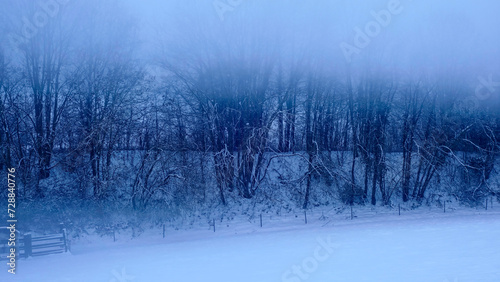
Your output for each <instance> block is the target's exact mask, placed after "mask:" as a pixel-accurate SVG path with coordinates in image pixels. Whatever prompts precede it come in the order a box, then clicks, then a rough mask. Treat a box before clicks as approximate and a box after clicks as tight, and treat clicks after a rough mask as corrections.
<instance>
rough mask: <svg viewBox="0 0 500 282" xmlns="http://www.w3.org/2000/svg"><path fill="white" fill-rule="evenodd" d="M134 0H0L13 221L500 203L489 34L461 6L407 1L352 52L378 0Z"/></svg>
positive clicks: (0, 147) (73, 222)
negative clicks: (144, 7) (151, 21)
mask: <svg viewBox="0 0 500 282" xmlns="http://www.w3.org/2000/svg"><path fill="white" fill-rule="evenodd" d="M129 2H131V1H125V2H124V1H96V0H91V1H80V0H67V1H62V0H61V1H55V0H54V1H41V2H37V1H27V0H23V1H7V0H2V1H1V2H0V10H1V12H0V13H1V17H0V42H1V45H0V168H1V170H2V175H3V173H5V172H6V169H7V168H10V167H14V168H16V170H17V181H18V185H19V190H18V197H19V201H20V205H21V207H22V208H19V212H20V213H21V214H20V216H22V217H23V218H24V220H23V222H24V223H21V224H26V225H30V226H31V227H30V228H35V227H34V226H36V224H37V223H38V224H39V228H51V224H52V223H49V224H48V222H53V224H54V226H55V225H56V224H58V223H59V222H64V223H65V224H66V225H68V226H74V228H84V227H85V226H87V224H91V223H95V222H101V223H102V222H105V224H109V223H110V222H112V221H113V220H114V218H115V216H118V215H125V216H128V217H129V219H133V218H137V220H144V219H145V218H147V219H151V221H156V222H162V221H168V220H171V219H173V218H176V217H182V216H186V215H189V214H191V215H192V214H203V215H206V213H210V211H211V210H222V211H224V212H226V213H227V212H229V211H231V210H238V209H241V207H244V208H246V209H248V210H264V211H270V212H275V211H276V210H281V209H284V210H292V209H310V208H313V207H317V206H332V207H333V206H347V205H377V206H388V207H390V206H394V205H395V204H396V203H408V206H411V207H415V208H416V207H419V206H422V205H441V204H443V202H444V201H455V202H459V203H460V204H462V205H466V206H478V205H483V204H484V201H485V199H489V198H491V197H496V199H498V196H499V195H500V194H499V192H500V188H499V186H498V184H499V181H500V178H498V176H497V175H498V160H497V157H498V152H499V149H500V147H499V143H498V140H499V138H500V116H499V109H500V108H499V107H500V99H499V98H498V93H499V89H498V88H500V85H499V83H495V79H496V81H500V77H499V74H500V72H499V61H498V58H499V57H500V56H499V54H498V50H499V48H498V47H499V44H498V42H497V41H498V40H497V39H495V36H497V34H498V32H496V33H494V32H493V31H492V28H491V26H495V25H494V24H495V23H493V22H490V23H480V22H476V21H475V18H474V16H472V20H471V19H469V15H468V14H467V13H464V12H463V11H462V10H460V7H459V6H460V4H456V5H455V4H454V5H455V6H454V8H456V9H457V10H459V11H462V12H457V13H453V12H449V13H445V12H446V11H448V8H449V7H447V6H446V5H451V4H446V5H445V4H441V6H439V5H440V4H438V6H439V7H440V9H437V10H433V11H432V12H428V13H418V16H419V17H421V20H420V21H415V20H414V18H412V17H414V16H415V15H414V13H411V11H412V9H414V10H417V11H421V12H422V11H423V12H425V11H426V9H427V8H426V7H425V5H423V6H422V5H421V6H419V5H420V4H419V3H412V2H411V1H401V2H400V3H401V4H400V6H401V10H400V13H398V14H393V15H392V16H391V19H390V20H389V23H388V24H387V26H382V25H381V31H380V32H379V33H378V34H377V35H376V36H374V37H373V38H369V42H368V43H367V44H365V45H366V46H362V48H358V49H357V52H356V53H354V54H352V58H347V57H346V56H345V54H344V53H343V51H342V49H341V48H340V47H339V46H341V44H342V43H347V44H350V45H353V44H354V42H355V40H356V32H357V31H356V27H357V26H358V27H359V28H361V30H363V29H364V28H365V26H366V25H367V24H368V23H369V22H370V21H371V20H373V16H372V15H371V14H370V11H372V10H373V11H375V12H379V11H382V10H384V9H387V5H388V2H390V1H368V2H369V3H371V5H368V4H366V3H365V4H364V5H358V4H359V3H360V1H353V2H352V3H347V1H331V2H326V1H319V2H318V4H315V5H311V4H310V3H309V2H307V3H304V2H306V1H233V2H231V1H229V2H231V3H233V4H231V5H230V4H227V3H226V1H215V2H214V1H170V2H168V1H167V3H168V7H163V9H160V8H159V7H158V11H157V13H156V14H155V15H152V14H147V17H155V18H156V19H157V21H155V25H154V26H150V25H147V29H145V27H144V26H145V25H144V24H143V23H142V22H141V20H140V18H141V16H138V13H142V12H140V11H139V12H138V11H136V10H140V8H139V7H136V6H137V5H140V4H137V3H135V4H133V5H131V4H130V3H129ZM216 2H221V3H222V4H223V5H222V6H220V3H218V4H217V3H216ZM270 2H271V3H270ZM291 2H293V3H291ZM398 2H399V1H398ZM424 2H425V1H424ZM478 2H479V4H478V5H479V6H481V5H482V4H481V3H482V2H481V1H478ZM490 2H491V1H490ZM40 3H45V4H40ZM47 3H49V4H47ZM308 3H309V4H308ZM216 4H217V5H219V6H217V5H216ZM134 5H135V6H134ZM224 5H226V6H224ZM356 5H357V6H356ZM411 5H413V6H411ZM483 6H484V3H483ZM362 7H363V8H362ZM457 7H458V8H457ZM403 8H404V9H403ZM221 9H222V10H221ZM419 9H420V10H419ZM490 10H495V9H490ZM497 11H498V9H497ZM476 12H477V11H476ZM482 12H485V13H487V12H488V11H486V10H482ZM471 13H473V15H475V16H477V17H476V18H483V19H484V18H487V17H482V16H480V13H474V12H471ZM141 15H143V14H141ZM478 15H479V16H478ZM143 17H144V15H143ZM405 18H409V19H405ZM405 20H407V21H410V22H413V23H415V24H413V25H411V26H409V25H406V24H405ZM487 24H491V25H490V26H487ZM498 26H500V25H498V23H497V25H496V29H498ZM493 29H494V28H493ZM145 30H147V32H146V31H145ZM497 31H498V30H497ZM494 34H496V35H494ZM365 39H366V38H365ZM358 40H359V38H358ZM495 40H496V41H495ZM366 41H367V40H365V43H366ZM343 46H346V45H343ZM495 88H496V89H495ZM1 195H2V197H5V198H6V197H7V191H6V189H4V190H2V192H1ZM248 210H247V211H248ZM207 217H208V216H207ZM42 223H43V226H41V225H42Z"/></svg>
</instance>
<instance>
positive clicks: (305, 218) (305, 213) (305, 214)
mask: <svg viewBox="0 0 500 282" xmlns="http://www.w3.org/2000/svg"><path fill="white" fill-rule="evenodd" d="M304 220H305V222H306V224H307V211H304Z"/></svg>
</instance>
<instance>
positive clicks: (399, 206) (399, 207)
mask: <svg viewBox="0 0 500 282" xmlns="http://www.w3.org/2000/svg"><path fill="white" fill-rule="evenodd" d="M398 209H399V215H401V204H398Z"/></svg>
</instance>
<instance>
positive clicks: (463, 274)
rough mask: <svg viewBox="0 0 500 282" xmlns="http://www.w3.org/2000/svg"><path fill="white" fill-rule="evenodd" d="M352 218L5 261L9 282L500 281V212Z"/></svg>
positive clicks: (226, 228) (254, 226) (189, 234)
mask: <svg viewBox="0 0 500 282" xmlns="http://www.w3.org/2000/svg"><path fill="white" fill-rule="evenodd" d="M345 213H346V212H344V214H336V213H325V211H321V212H319V211H315V212H310V214H308V224H307V225H305V224H304V222H303V217H302V218H300V217H299V216H297V217H295V216H291V217H271V216H268V215H266V216H264V220H263V222H264V226H263V227H262V228H260V226H259V223H258V222H259V220H258V218H257V219H256V220H255V219H254V220H251V221H249V220H248V219H246V220H244V219H241V220H237V219H235V220H233V221H231V222H227V223H226V222H224V223H220V222H217V225H218V226H216V227H217V228H216V232H215V233H214V232H213V229H212V228H210V227H209V226H207V227H206V228H198V229H196V228H195V229H192V230H177V231H176V230H173V229H168V230H167V231H168V232H167V238H165V239H163V238H161V237H162V236H161V231H158V230H155V231H154V232H151V233H145V234H143V235H141V236H140V237H138V238H135V239H133V240H130V239H126V238H125V237H123V236H122V237H118V241H117V242H113V241H112V239H110V238H106V237H103V238H100V237H99V240H98V238H97V237H96V238H90V239H91V240H90V241H89V242H84V241H83V240H82V241H81V242H75V243H74V244H73V246H72V254H63V255H51V256H45V257H36V258H29V259H21V260H19V261H18V266H17V267H18V268H17V274H16V275H11V274H9V273H7V267H6V265H3V266H2V269H1V272H0V281H110V282H111V281H116V282H118V281H175V282H183V281H190V282H192V281H231V282H233V281H234V282H236V281H238V282H246V281H249V282H250V281H252V282H255V281H259V282H265V281H284V282H286V281H293V282H297V281H426V282H432V281H436V282H444V281H450V282H454V281H460V282H465V281H500V212H497V211H495V210H493V211H484V210H483V211H480V210H471V209H467V210H455V211H453V210H451V211H448V212H447V213H443V212H442V210H441V211H440V210H438V209H433V210H429V211H424V210H423V209H419V210H416V211H406V210H405V211H404V213H403V214H402V215H401V216H398V215H397V211H396V212H394V210H388V211H387V212H385V213H384V212H373V210H372V209H370V208H364V209H363V208H358V209H357V210H356V215H357V217H356V218H355V219H354V220H350V219H348V218H349V216H347V215H346V214H345ZM322 214H325V215H327V216H328V219H326V220H319V218H320V217H321V215H322ZM3 262H4V261H3ZM2 264H4V263H2Z"/></svg>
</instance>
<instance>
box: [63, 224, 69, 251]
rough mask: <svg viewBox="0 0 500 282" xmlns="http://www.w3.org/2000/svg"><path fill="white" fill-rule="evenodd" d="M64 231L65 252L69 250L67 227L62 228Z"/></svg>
mask: <svg viewBox="0 0 500 282" xmlns="http://www.w3.org/2000/svg"><path fill="white" fill-rule="evenodd" d="M62 233H63V241H64V252H65V253H67V252H68V243H67V239H66V238H67V234H66V228H63V230H62Z"/></svg>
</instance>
